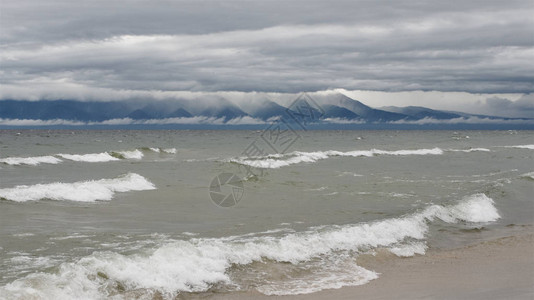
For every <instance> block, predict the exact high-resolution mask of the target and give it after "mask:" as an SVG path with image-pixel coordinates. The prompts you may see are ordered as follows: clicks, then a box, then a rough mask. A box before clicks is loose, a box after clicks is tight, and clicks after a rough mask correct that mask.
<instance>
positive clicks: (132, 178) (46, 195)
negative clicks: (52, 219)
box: [0, 173, 156, 202]
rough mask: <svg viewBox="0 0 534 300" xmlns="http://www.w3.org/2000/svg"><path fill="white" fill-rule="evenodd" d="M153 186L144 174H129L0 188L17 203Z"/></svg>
mask: <svg viewBox="0 0 534 300" xmlns="http://www.w3.org/2000/svg"><path fill="white" fill-rule="evenodd" d="M155 188H156V187H155V186H154V184H152V183H151V182H150V181H148V180H147V179H146V178H144V177H143V176H141V175H138V174H135V173H128V174H126V175H123V176H120V177H117V178H114V179H100V180H90V181H80V182H74V183H63V182H55V183H47V184H35V185H19V186H16V187H14V188H5V189H0V198H3V199H6V200H11V201H16V202H25V201H36V200H41V199H51V200H68V201H79V202H93V201H96V200H111V199H112V198H113V196H114V195H115V193H117V192H128V191H143V190H153V189H155Z"/></svg>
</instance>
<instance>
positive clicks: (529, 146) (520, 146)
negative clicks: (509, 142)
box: [505, 145, 534, 150]
mask: <svg viewBox="0 0 534 300" xmlns="http://www.w3.org/2000/svg"><path fill="white" fill-rule="evenodd" d="M505 147H506V148H518V149H531V150H534V145H516V146H505Z"/></svg>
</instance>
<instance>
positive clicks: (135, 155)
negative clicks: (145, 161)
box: [116, 149, 143, 159]
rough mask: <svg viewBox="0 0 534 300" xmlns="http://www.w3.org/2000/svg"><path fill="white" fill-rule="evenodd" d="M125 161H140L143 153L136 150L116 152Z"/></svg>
mask: <svg viewBox="0 0 534 300" xmlns="http://www.w3.org/2000/svg"><path fill="white" fill-rule="evenodd" d="M116 153H118V154H120V155H121V156H122V157H124V158H126V159H141V158H143V152H141V151H139V150H138V149H135V150H132V151H118V152H116Z"/></svg>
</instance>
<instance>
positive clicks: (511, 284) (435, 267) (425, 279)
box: [202, 231, 534, 300]
mask: <svg viewBox="0 0 534 300" xmlns="http://www.w3.org/2000/svg"><path fill="white" fill-rule="evenodd" d="M358 264H359V265H361V266H363V267H365V268H368V269H370V270H374V271H376V272H378V273H380V277H379V278H378V279H376V280H373V281H371V282H369V283H368V284H365V285H361V286H353V287H344V288H341V289H334V290H324V291H320V292H317V293H313V294H306V295H296V296H265V295H262V294H260V293H250V292H247V293H237V294H236V293H232V294H231V295H230V294H228V295H216V296H215V297H202V298H204V299H205V298H210V299H277V300H278V299H284V300H303V299H312V300H313V299H534V234H533V233H531V232H528V231H527V232H523V233H520V234H518V235H514V236H510V237H504V238H499V239H496V240H492V241H488V242H483V243H480V244H476V245H471V246H467V247H463V248H459V249H452V250H432V249H430V250H428V252H427V254H426V255H424V256H420V255H418V256H415V257H409V258H398V257H395V256H393V255H392V254H390V253H389V252H387V253H386V251H384V252H379V253H378V254H377V255H376V256H367V257H360V258H359V261H358Z"/></svg>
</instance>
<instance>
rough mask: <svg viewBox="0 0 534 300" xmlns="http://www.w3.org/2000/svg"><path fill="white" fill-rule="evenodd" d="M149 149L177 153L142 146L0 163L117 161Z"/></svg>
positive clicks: (135, 156)
mask: <svg viewBox="0 0 534 300" xmlns="http://www.w3.org/2000/svg"><path fill="white" fill-rule="evenodd" d="M144 149H147V150H148V151H152V152H155V153H165V154H176V148H152V147H151V148H140V149H135V150H131V151H111V152H102V153H88V154H66V153H58V154H53V155H46V156H35V157H6V158H2V159H0V163H4V164H8V165H13V166H18V165H29V166H36V165H39V164H59V163H61V162H63V160H62V159H66V160H70V161H76V162H90V163H96V162H108V161H117V160H121V159H136V160H139V159H142V158H143V157H144V154H143V152H142V151H141V150H144Z"/></svg>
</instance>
